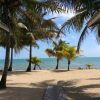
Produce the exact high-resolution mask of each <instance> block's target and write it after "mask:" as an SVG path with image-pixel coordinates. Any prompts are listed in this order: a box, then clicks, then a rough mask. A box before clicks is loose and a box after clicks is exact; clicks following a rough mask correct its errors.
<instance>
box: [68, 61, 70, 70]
mask: <svg viewBox="0 0 100 100" xmlns="http://www.w3.org/2000/svg"><path fill="white" fill-rule="evenodd" d="M69 66H70V60H68V71H69Z"/></svg>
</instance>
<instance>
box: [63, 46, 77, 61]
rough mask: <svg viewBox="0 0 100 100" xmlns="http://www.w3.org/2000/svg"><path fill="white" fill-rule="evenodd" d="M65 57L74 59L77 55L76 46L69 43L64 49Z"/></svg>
mask: <svg viewBox="0 0 100 100" xmlns="http://www.w3.org/2000/svg"><path fill="white" fill-rule="evenodd" d="M63 52H64V57H65V58H67V59H68V60H70V61H71V60H74V59H75V58H76V57H77V54H76V48H75V47H74V46H70V45H68V46H67V47H66V48H65V49H64V50H63Z"/></svg>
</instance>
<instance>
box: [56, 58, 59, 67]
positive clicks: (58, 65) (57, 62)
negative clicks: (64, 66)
mask: <svg viewBox="0 0 100 100" xmlns="http://www.w3.org/2000/svg"><path fill="white" fill-rule="evenodd" d="M58 68H59V58H57V66H56V69H58Z"/></svg>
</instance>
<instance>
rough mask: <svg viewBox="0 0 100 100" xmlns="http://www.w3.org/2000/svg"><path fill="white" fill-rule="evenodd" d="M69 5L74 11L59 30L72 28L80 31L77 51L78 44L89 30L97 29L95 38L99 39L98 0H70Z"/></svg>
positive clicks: (99, 7) (99, 6)
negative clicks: (72, 15) (73, 14)
mask: <svg viewBox="0 0 100 100" xmlns="http://www.w3.org/2000/svg"><path fill="white" fill-rule="evenodd" d="M69 3H70V7H71V8H73V11H74V12H75V13H76V15H75V16H74V17H72V18H71V19H69V20H67V21H66V22H65V23H64V24H63V25H62V28H61V30H62V31H63V30H69V29H74V30H76V31H79V32H81V31H82V32H81V35H80V38H79V41H78V46H77V51H78V52H79V49H80V45H81V43H82V42H83V40H84V39H85V37H86V36H87V33H91V32H88V31H89V30H95V29H96V30H97V31H96V32H95V33H97V36H98V38H97V40H100V16H99V15H100V0H86V1H85V0H77V1H74V0H70V2H69Z"/></svg>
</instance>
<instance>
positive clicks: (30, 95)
mask: <svg viewBox="0 0 100 100" xmlns="http://www.w3.org/2000/svg"><path fill="white" fill-rule="evenodd" d="M42 93H43V89H42V88H28V87H8V88H7V89H5V90H2V91H0V100H42V95H43V94H42Z"/></svg>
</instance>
